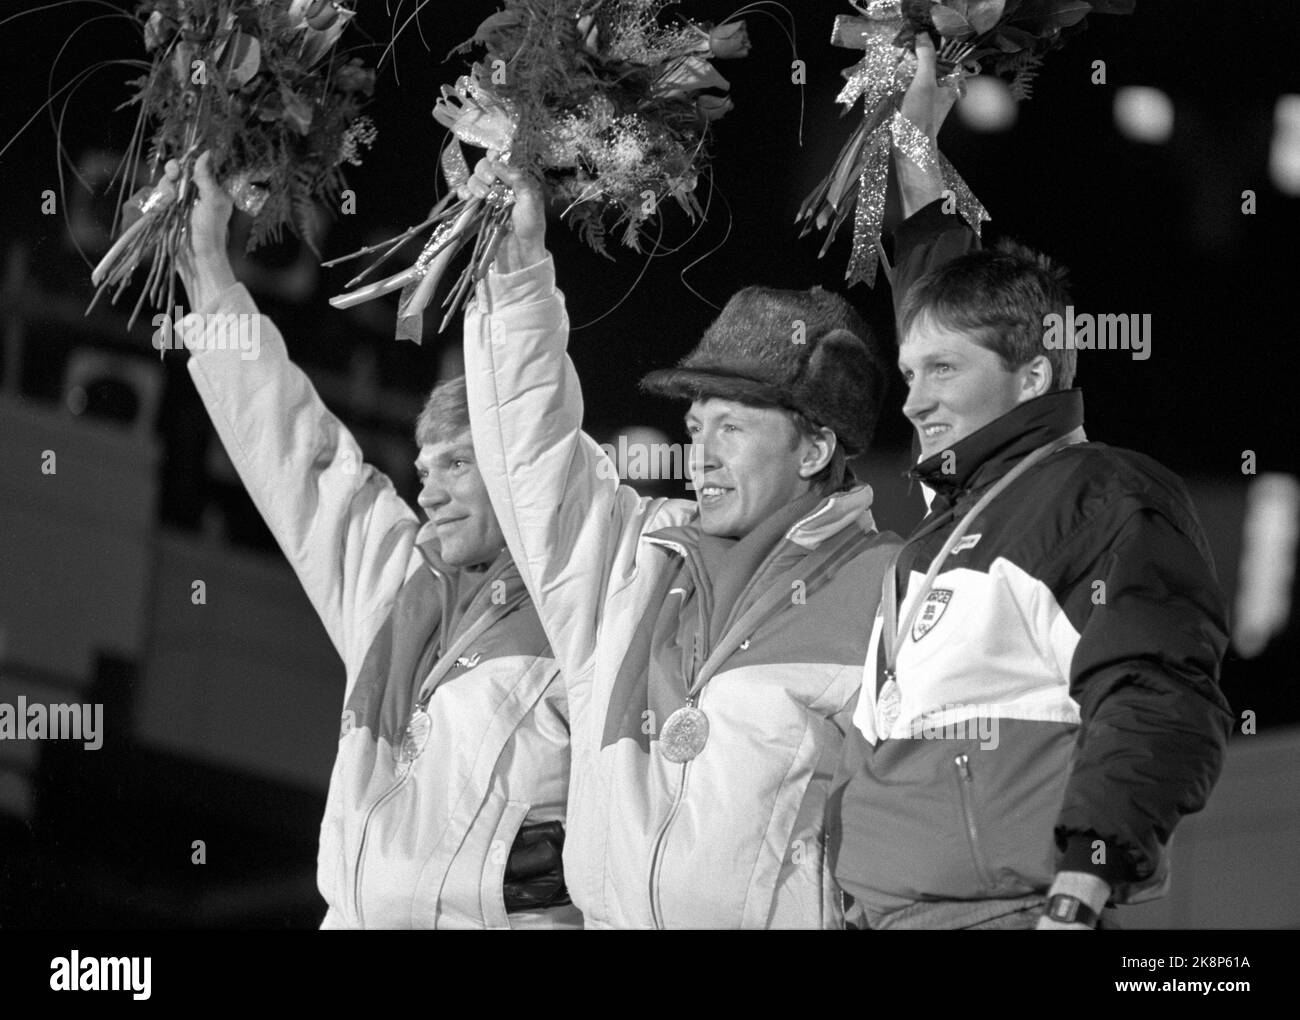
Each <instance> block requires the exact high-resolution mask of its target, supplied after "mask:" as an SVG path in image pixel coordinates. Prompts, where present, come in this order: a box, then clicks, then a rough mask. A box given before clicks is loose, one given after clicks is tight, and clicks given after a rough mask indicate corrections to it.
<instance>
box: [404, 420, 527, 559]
mask: <svg viewBox="0 0 1300 1020" xmlns="http://www.w3.org/2000/svg"><path fill="white" fill-rule="evenodd" d="M415 467H416V469H417V470H418V471H419V474H420V509H422V510H423V511H424V512H425V514H426V515H427V516H428V518H429V520H431V521H432V522H433V523H434V525H435V527H436V530H437V534H438V541H439V543H440V544H441V554H442V558H443V559H444V560H445V561H446V562H447V563H448V564H449V565H451V566H453V567H471V566H477V565H480V564H486V563H490V562H492V561H493V560H494V559H496V558H497V555H498V554H499V553H500V552H501V550H502V549H503V548H504V547H505V544H506V540H505V536H504V535H502V533H501V526H500V525H499V524H498V523H497V515H496V513H495V512H494V511H493V509H492V503H491V501H490V500H489V499H488V493H487V487H486V486H485V485H484V484H483V476H482V475H481V474H479V470H478V464H477V463H476V461H475V460H474V446H473V443H471V442H470V434H469V432H468V431H466V432H463V433H461V434H460V435H459V436H455V437H453V438H452V439H450V440H446V441H439V442H436V443H425V444H423V445H422V446H421V447H420V455H419V457H417V458H416V460H415Z"/></svg>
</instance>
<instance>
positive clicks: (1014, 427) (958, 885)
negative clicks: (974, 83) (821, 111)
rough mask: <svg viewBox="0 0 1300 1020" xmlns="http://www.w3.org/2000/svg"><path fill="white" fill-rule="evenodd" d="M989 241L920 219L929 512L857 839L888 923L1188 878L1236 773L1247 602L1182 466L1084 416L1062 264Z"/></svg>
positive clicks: (1063, 921) (1052, 920) (919, 375)
mask: <svg viewBox="0 0 1300 1020" xmlns="http://www.w3.org/2000/svg"><path fill="white" fill-rule="evenodd" d="M904 170H905V168H904V166H903V165H902V161H901V160H900V172H904ZM910 172H912V173H916V172H917V170H916V168H915V167H912V168H911V169H910ZM937 187H941V185H939V186H937ZM936 193H937V188H936ZM910 211H911V210H909V212H910ZM975 248H976V244H975V241H974V237H973V235H971V233H970V231H969V230H968V229H967V228H966V226H965V225H964V224H962V223H961V221H960V220H958V219H957V218H956V217H955V216H949V215H946V214H945V213H944V212H943V209H942V203H941V202H940V201H936V202H934V203H932V204H931V205H929V206H927V207H925V208H923V209H921V210H919V211H917V212H916V213H915V215H913V216H911V217H910V218H909V220H908V221H907V222H906V223H905V224H904V227H903V228H902V230H901V231H900V236H899V238H898V250H897V251H896V258H895V262H896V268H895V277H894V286H895V288H896V294H897V295H898V298H899V300H900V304H899V307H898V335H899V337H900V344H899V359H898V363H899V368H900V370H901V371H902V374H903V378H904V380H905V382H906V384H907V388H908V396H907V400H906V403H905V405H904V408H903V413H904V414H905V415H906V416H907V417H908V419H909V420H910V421H911V422H912V424H913V426H914V427H915V429H916V434H917V437H918V440H919V442H920V456H921V460H920V462H919V463H918V464H917V465H916V467H915V469H914V472H913V474H914V476H915V477H916V478H917V479H919V480H920V482H921V483H922V485H923V487H924V489H925V492H926V495H927V499H928V503H929V512H928V514H927V516H926V517H925V519H924V520H923V521H922V522H921V524H920V526H919V527H918V528H917V529H916V531H915V532H914V533H913V535H912V537H911V539H910V540H909V541H908V542H907V543H906V544H905V545H904V547H903V549H902V550H901V551H900V554H899V558H898V561H897V562H896V564H895V567H894V569H893V570H891V572H890V575H889V576H888V577H887V578H886V581H885V591H884V592H883V594H882V600H881V601H882V605H881V609H880V611H879V612H878V613H877V614H876V619H875V622H874V626H873V631H872V638H871V645H870V650H869V653H868V657H867V664H866V672H865V675H864V678H863V687H862V693H861V696H860V699H859V702H858V706H857V710H856V713H855V716H854V722H855V728H856V732H854V733H852V734H851V735H850V736H849V738H848V739H847V740H846V742H845V759H844V762H843V764H842V766H841V770H840V775H839V776H838V777H837V782H836V784H835V787H836V792H835V794H834V795H833V799H832V805H831V809H830V814H831V817H832V826H831V830H832V831H831V833H830V837H829V838H830V844H831V851H832V853H833V854H834V856H835V858H836V863H835V874H836V879H837V880H838V882H839V883H840V885H841V886H842V888H844V889H845V890H846V891H847V892H848V893H849V894H850V895H851V896H852V897H853V899H854V900H855V901H856V902H857V905H858V907H859V908H860V909H861V912H862V914H861V916H862V917H863V918H864V919H865V921H866V922H867V924H869V925H870V926H871V927H874V928H921V927H925V928H930V927H945V928H966V927H1000V928H1014V927H1038V928H1054V927H1055V928H1089V927H1093V926H1095V925H1096V924H1097V921H1098V920H1099V916H1100V914H1101V912H1102V910H1103V908H1104V907H1105V906H1106V905H1107V904H1108V903H1131V902H1137V901H1139V900H1142V899H1147V898H1151V897H1154V896H1157V895H1160V894H1162V893H1163V891H1164V889H1165V886H1166V884H1167V879H1168V874H1167V868H1168V863H1167V847H1168V842H1169V838H1170V836H1171V834H1172V832H1173V829H1174V827H1175V825H1176V824H1177V822H1178V820H1179V819H1180V818H1181V817H1182V816H1183V815H1185V814H1189V813H1192V812H1195V811H1198V810H1200V808H1201V807H1203V806H1204V804H1205V802H1206V799H1207V797H1208V795H1209V793H1210V790H1211V788H1212V787H1213V785H1214V783H1215V781H1216V780H1217V778H1218V775H1219V771H1220V768H1221V765H1222V759H1223V753H1224V748H1225V745H1226V742H1227V736H1228V732H1229V729H1230V726H1231V722H1230V715H1229V710H1228V706H1227V704H1226V702H1225V701H1224V699H1223V696H1222V695H1221V693H1220V691H1219V689H1218V683H1217V681H1218V673H1219V667H1220V664H1221V662H1222V659H1223V655H1224V652H1225V650H1226V646H1227V633H1226V608H1225V602H1224V598H1223V595H1222V593H1221V592H1220V590H1219V587H1218V585H1217V583H1216V581H1215V577H1214V572H1213V567H1212V565H1211V562H1210V553H1209V549H1208V547H1207V544H1206V541H1205V537H1204V535H1203V534H1202V531H1201V528H1200V525H1199V523H1198V521H1197V517H1196V513H1195V511H1194V509H1193V507H1192V504H1191V501H1190V499H1189V498H1188V495H1187V492H1186V490H1185V488H1184V487H1183V485H1182V483H1181V482H1180V481H1179V480H1178V479H1177V478H1176V477H1175V476H1174V475H1173V474H1171V473H1170V472H1169V471H1167V470H1166V469H1165V468H1163V467H1161V466H1160V465H1159V464H1157V463H1156V462H1155V461H1153V460H1151V459H1150V458H1148V457H1145V456H1143V455H1141V454H1138V453H1133V452H1130V451H1127V450H1120V449H1115V448H1113V447H1109V446H1105V445H1103V444H1101V443H1092V442H1088V441H1087V439H1086V437H1085V435H1084V432H1083V397H1082V394H1081V393H1080V391H1079V390H1077V389H1071V384H1072V381H1073V376H1074V370H1075V357H1076V352H1075V351H1074V350H1073V349H1068V348H1065V349H1063V348H1061V346H1060V345H1058V344H1048V343H1045V342H1044V336H1045V327H1046V325H1047V324H1048V323H1049V322H1052V321H1056V320H1051V319H1049V318H1048V316H1050V315H1053V314H1060V315H1064V313H1065V310H1066V306H1067V304H1068V303H1069V295H1068V293H1067V291H1066V289H1065V286H1064V283H1063V274H1062V272H1061V271H1060V270H1059V269H1057V268H1056V267H1054V266H1052V264H1051V263H1050V262H1049V261H1048V260H1046V259H1045V258H1044V257H1042V256H1038V255H1035V254H1034V253H1031V252H1029V251H1027V250H1026V249H1022V248H1018V247H1016V246H1006V247H1004V248H1002V249H1001V250H994V251H981V250H974V249H975ZM923 270H928V271H925V272H924V275H922V276H921V278H920V279H919V280H917V282H915V283H914V284H913V285H912V286H911V287H910V288H908V287H907V282H908V281H910V280H915V279H916V274H917V273H918V272H921V271H923Z"/></svg>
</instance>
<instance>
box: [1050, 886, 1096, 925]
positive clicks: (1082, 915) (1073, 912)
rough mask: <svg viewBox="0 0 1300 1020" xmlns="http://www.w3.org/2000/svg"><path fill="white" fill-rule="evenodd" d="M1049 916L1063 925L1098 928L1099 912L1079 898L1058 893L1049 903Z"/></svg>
mask: <svg viewBox="0 0 1300 1020" xmlns="http://www.w3.org/2000/svg"><path fill="white" fill-rule="evenodd" d="M1047 916H1048V917H1050V918H1051V919H1052V920H1053V921H1060V922H1061V923H1062V924H1086V925H1087V926H1088V927H1089V928H1095V927H1097V921H1098V920H1099V917H1098V914H1097V911H1095V910H1093V909H1092V907H1090V906H1088V904H1086V903H1084V902H1083V900H1081V899H1079V898H1078V897H1077V896H1066V895H1065V894H1064V893H1057V894H1056V895H1055V896H1053V897H1051V898H1050V899H1049V900H1048V901H1047Z"/></svg>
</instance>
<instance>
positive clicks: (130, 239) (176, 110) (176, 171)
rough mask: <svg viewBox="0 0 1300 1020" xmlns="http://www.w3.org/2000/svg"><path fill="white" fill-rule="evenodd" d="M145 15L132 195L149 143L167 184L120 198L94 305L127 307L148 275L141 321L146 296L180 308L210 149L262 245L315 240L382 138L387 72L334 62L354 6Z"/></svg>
mask: <svg viewBox="0 0 1300 1020" xmlns="http://www.w3.org/2000/svg"><path fill="white" fill-rule="evenodd" d="M136 15H137V18H138V20H139V21H140V22H142V23H143V32H144V46H145V49H146V51H147V52H148V53H149V54H151V55H152V60H151V62H150V64H149V65H148V72H147V73H146V74H145V75H144V76H143V77H141V78H138V79H136V80H135V81H133V82H131V83H130V84H132V85H133V86H134V87H135V90H136V91H135V94H134V95H133V96H132V98H131V99H130V100H129V102H128V103H127V104H125V105H136V106H139V108H140V112H139V116H138V118H137V120H136V125H135V130H134V132H133V133H132V137H131V142H130V145H129V147H128V150H127V157H126V159H125V161H124V162H123V167H124V168H126V169H124V171H123V173H122V175H121V185H120V187H121V194H122V196H123V197H124V198H125V196H126V193H127V191H128V189H129V188H130V187H131V184H132V179H133V175H134V172H135V168H136V167H137V166H139V165H140V162H141V159H142V157H144V156H145V148H146V145H147V148H148V154H147V166H148V167H149V168H150V171H151V172H152V174H153V177H154V181H155V183H154V184H153V185H152V186H146V187H144V188H141V189H140V190H139V191H138V192H136V193H135V194H134V195H133V196H132V197H131V198H130V199H129V200H128V201H126V202H124V203H120V204H121V206H122V211H120V212H119V214H118V219H117V220H116V221H115V222H114V224H113V233H114V234H115V235H118V236H117V240H116V241H115V242H114V244H113V246H112V247H111V248H110V249H109V251H108V253H107V254H106V255H105V256H104V257H103V259H101V260H100V262H99V264H98V265H97V266H95V268H94V271H93V272H92V274H91V282H92V283H93V284H94V285H95V287H96V291H95V299H94V300H93V301H92V302H91V307H93V306H94V304H95V301H98V300H99V298H100V296H101V295H102V294H103V293H104V292H105V291H110V290H111V291H112V292H113V296H112V300H113V302H114V303H115V302H116V301H117V299H118V298H119V297H120V296H121V294H122V292H123V291H124V290H125V289H126V287H127V285H128V284H129V283H130V281H131V279H132V277H133V276H134V274H135V272H136V270H137V269H139V268H140V267H141V266H144V267H145V269H146V275H145V280H144V287H143V288H142V290H141V293H140V297H139V299H138V300H137V302H136V305H135V309H134V311H133V312H132V315H131V322H132V323H134V321H135V318H136V316H137V315H138V314H139V312H140V308H141V306H142V305H143V303H144V301H145V299H146V298H148V299H149V300H150V302H151V303H152V304H153V305H154V307H158V308H163V309H170V308H171V307H172V304H173V298H174V294H175V267H176V259H177V258H178V256H183V254H184V251H183V249H184V247H185V246H186V245H188V243H189V220H190V210H191V209H192V207H193V204H194V201H195V200H196V199H197V188H196V187H195V186H194V184H193V182H192V174H193V168H194V163H195V161H196V160H197V158H198V157H199V155H200V154H201V153H202V152H203V151H204V150H208V149H210V150H212V152H213V154H214V157H215V158H216V163H215V164H214V168H215V170H216V173H217V178H218V180H220V181H221V182H222V183H223V184H224V185H225V186H226V188H227V190H228V191H229V192H230V194H231V197H232V198H233V200H234V202H235V205H236V206H237V207H238V208H240V209H241V210H243V211H244V212H247V213H249V214H251V215H252V217H253V229H252V233H251V235H250V237H249V242H248V248H249V250H252V249H254V248H256V247H258V246H259V245H261V244H264V243H267V242H270V241H276V240H279V239H280V237H282V236H283V230H284V228H285V227H286V226H287V227H289V228H290V230H291V231H292V232H293V233H294V234H296V235H297V236H299V237H301V238H302V239H303V240H304V241H305V242H306V243H307V244H309V245H311V244H312V243H313V241H312V236H311V214H312V212H313V208H314V205H315V203H317V202H318V201H329V200H333V199H336V198H337V196H338V195H339V192H340V191H341V189H342V187H343V184H344V181H343V173H342V165H343V164H344V163H353V164H356V163H360V161H361V160H360V151H361V148H362V147H363V146H369V145H370V144H371V143H372V142H373V141H374V137H375V129H374V126H373V124H372V123H371V122H370V120H369V118H368V117H365V116H364V115H362V114H361V110H362V108H363V106H364V105H365V103H366V101H367V99H368V97H369V96H370V94H371V92H372V91H373V89H374V72H373V71H371V70H369V69H368V68H366V67H364V66H363V64H362V62H361V61H360V60H359V59H356V58H353V59H349V60H343V59H342V58H341V57H339V56H338V55H337V54H336V53H335V49H336V43H337V42H338V40H339V37H340V35H341V34H342V33H343V30H344V28H345V27H346V26H347V24H348V22H349V21H350V20H351V19H352V17H353V11H351V10H350V9H349V8H347V7H345V6H344V5H343V4H342V3H338V2H333V0H144V2H142V3H140V4H139V5H138V6H137V8H136ZM124 224H125V228H124V229H121V228H122V227H123V225H124ZM119 229H120V230H121V232H120V234H119V233H118V232H119ZM87 311H89V309H87Z"/></svg>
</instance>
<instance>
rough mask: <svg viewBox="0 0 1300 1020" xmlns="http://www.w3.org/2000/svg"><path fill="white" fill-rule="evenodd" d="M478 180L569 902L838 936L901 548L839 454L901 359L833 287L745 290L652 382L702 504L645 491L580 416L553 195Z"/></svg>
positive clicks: (514, 519)
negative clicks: (687, 448) (493, 216)
mask: <svg viewBox="0 0 1300 1020" xmlns="http://www.w3.org/2000/svg"><path fill="white" fill-rule="evenodd" d="M485 162H486V161H485ZM484 170H485V168H484V167H483V165H482V164H481V165H480V170H479V180H478V181H477V182H476V183H478V184H479V185H480V186H481V185H482V183H483V182H482V178H483V177H484V176H487V174H495V173H497V172H499V173H500V175H501V177H502V178H504V179H506V180H507V181H508V182H509V183H510V184H511V185H512V186H513V187H514V188H515V192H516V206H515V213H514V226H515V232H514V237H513V238H512V239H511V240H510V241H508V242H507V243H506V244H505V245H503V250H502V253H501V254H500V255H499V256H498V258H497V263H496V267H495V269H496V271H495V272H492V273H489V274H488V277H487V279H486V280H485V281H484V283H483V284H482V285H481V286H482V287H483V289H484V290H483V292H481V293H480V296H479V305H480V307H479V309H475V310H472V311H471V312H470V313H469V315H468V316H467V320H466V326H465V347H466V353H465V361H466V379H467V385H468V391H469V399H470V420H471V425H472V429H473V434H474V445H475V448H476V449H477V450H479V451H480V456H481V457H482V472H483V478H484V480H485V482H486V483H487V485H488V491H489V494H490V496H491V498H492V501H493V504H494V506H495V507H496V511H497V517H498V519H499V520H500V522H501V526H502V530H503V531H504V533H505V536H506V541H507V543H508V545H509V547H510V550H511V552H512V553H513V555H514V558H515V562H516V563H517V564H518V565H519V567H520V571H521V573H522V574H523V576H524V580H525V583H526V584H527V586H528V589H529V591H530V593H531V594H532V595H533V599H534V601H535V602H536V604H537V606H538V610H539V612H540V614H541V617H542V622H543V625H544V626H545V628H546V631H547V635H548V637H549V638H550V640H551V644H552V647H553V648H554V649H555V653H556V657H557V660H558V661H559V663H560V666H561V670H562V671H563V673H564V675H565V678H566V681H567V684H568V692H569V705H570V711H571V713H572V723H573V730H572V749H573V769H572V773H571V786H570V799H569V807H568V819H567V838H566V844H565V850H564V863H565V877H566V879H567V881H568V886H569V890H570V893H571V895H572V896H573V899H574V903H575V904H576V905H577V906H578V907H579V909H581V910H582V912H583V914H584V919H585V921H586V923H587V924H588V925H589V926H593V927H629V928H684V927H688V928H700V927H707V928H764V927H800V928H830V927H839V926H840V925H841V923H842V911H841V906H840V901H839V896H838V893H837V891H836V889H835V885H834V882H833V880H832V877H831V874H830V871H829V868H828V866H827V863H826V860H825V857H824V853H823V846H824V836H823V831H822V824H823V808H824V805H825V800H826V795H827V792H828V782H829V779H830V776H831V774H832V773H833V771H834V769H835V764H836V762H837V761H838V758H839V755H840V749H841V742H842V740H843V736H844V733H845V732H846V730H847V728H848V727H849V726H850V725H851V717H852V708H853V703H854V700H855V698H856V695H857V690H858V686H859V684H860V682H861V672H862V660H863V658H864V657H865V655H866V639H867V632H866V628H865V627H864V625H863V621H864V619H867V618H869V616H868V615H867V614H869V613H870V612H871V611H872V609H873V608H874V605H875V601H876V599H877V598H878V597H879V591H880V580H881V577H882V575H883V572H884V569H885V567H886V565H887V563H888V561H889V559H890V556H891V554H892V552H893V550H894V548H895V547H896V545H897V539H895V538H894V537H893V536H882V535H881V534H879V533H878V532H877V531H876V528H875V523H874V521H873V520H872V516H871V509H870V508H871V489H870V488H869V487H867V486H862V485H855V484H854V483H853V481H852V476H851V474H850V473H849V472H848V471H847V470H846V465H845V456H846V454H853V453H856V452H859V451H860V450H862V449H863V448H865V446H866V445H867V443H869V442H870V439H871V433H872V430H873V428H874V424H875V421H876V419H877V417H878V415H879V412H880V404H881V397H882V396H883V393H884V389H885V380H886V372H887V364H888V363H887V362H886V361H885V360H884V353H883V351H882V349H881V348H880V346H879V344H878V343H877V342H876V340H875V338H874V337H872V335H871V333H870V332H869V330H868V329H867V327H866V326H865V325H864V324H863V323H862V322H861V320H860V319H859V317H858V316H857V314H856V313H855V312H854V311H853V310H852V308H850V307H849V305H848V304H847V302H845V301H844V300H843V299H842V298H839V297H837V296H835V295H833V294H829V293H827V292H825V291H823V290H820V289H818V288H814V289H813V290H810V291H782V290H771V289H767V288H762V287H749V288H746V289H744V290H742V291H740V292H739V293H738V294H736V295H735V296H734V297H733V298H732V299H731V300H730V301H729V302H728V303H727V306H726V307H725V308H724V309H723V311H722V314H721V315H719V316H718V319H717V321H715V322H714V324H713V326H712V327H711V328H710V329H709V331H708V332H707V333H706V334H705V337H704V339H703V340H702V341H701V342H700V344H699V346H698V347H697V348H696V349H695V350H694V351H693V352H692V353H691V354H690V355H688V356H687V357H686V359H685V360H684V361H683V362H682V363H681V365H679V366H678V367H677V368H675V369H667V370H664V371H660V372H654V373H651V375H650V376H648V377H647V378H646V379H645V380H644V383H643V384H644V386H645V387H646V388H647V389H648V390H650V391H651V392H655V393H659V394H662V395H665V396H669V397H674V398H678V399H683V400H687V401H689V402H690V406H689V410H688V411H687V413H686V428H687V431H688V433H689V435H690V440H691V443H692V456H691V465H690V479H691V482H692V484H693V486H694V489H695V491H696V492H697V493H698V502H696V501H690V500H680V499H650V498H646V497H639V496H638V495H637V494H636V492H635V491H634V490H633V489H632V488H631V487H629V486H626V485H620V484H618V482H617V479H616V478H614V477H613V472H612V471H611V470H610V469H609V467H608V465H607V464H603V463H602V461H603V460H604V459H605V454H604V453H602V451H601V450H600V448H599V447H598V446H597V445H596V443H595V442H594V441H593V440H592V439H591V438H590V437H588V436H587V435H586V434H585V433H583V432H582V430H581V422H582V394H581V390H580V388H579V385H578V381H577V378H576V376H575V374H574V369H573V365H572V363H571V362H570V361H569V358H568V356H567V355H566V354H565V344H566V341H567V339H568V318H567V316H566V314H565V308H564V299H563V296H562V295H561V293H560V292H559V291H558V290H557V289H556V286H555V271H554V268H553V265H552V262H551V258H550V256H549V254H547V253H546V251H545V249H544V248H543V247H542V244H541V241H542V232H543V230H544V218H543V216H542V212H541V208H540V196H538V195H535V194H533V193H531V192H530V191H529V184H528V182H526V181H525V180H524V179H522V178H521V177H519V176H517V175H514V174H512V173H511V172H510V171H509V170H507V169H506V168H504V167H500V166H499V165H496V166H492V167H489V168H487V172H486V173H485V172H484ZM798 320H802V322H803V323H804V324H805V332H804V334H803V336H802V339H803V341H804V342H803V343H797V342H795V337H796V329H797V327H796V322H797V321H798Z"/></svg>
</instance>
